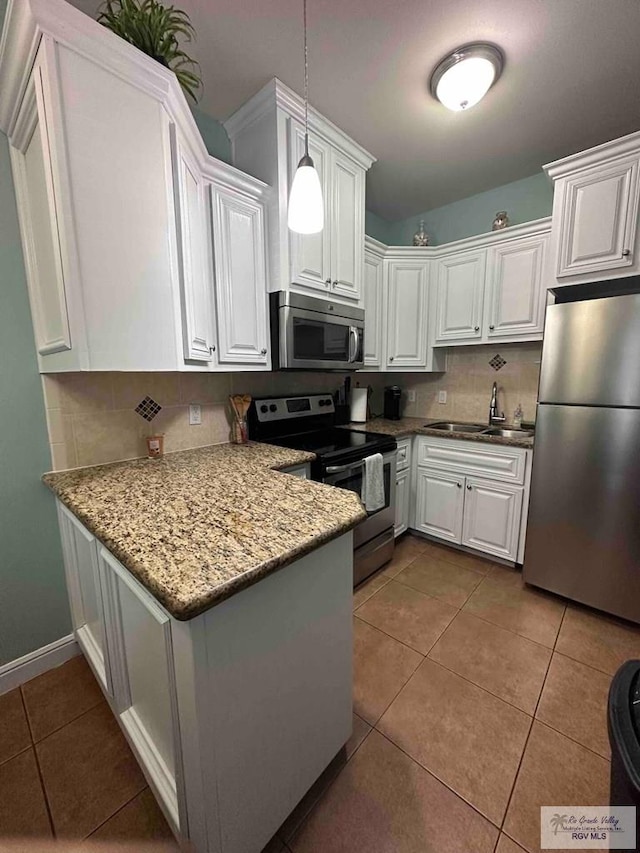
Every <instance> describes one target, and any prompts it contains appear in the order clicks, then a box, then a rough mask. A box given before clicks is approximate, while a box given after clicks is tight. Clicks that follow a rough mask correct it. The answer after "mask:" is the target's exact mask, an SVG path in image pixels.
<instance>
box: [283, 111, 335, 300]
mask: <svg viewBox="0 0 640 853" xmlns="http://www.w3.org/2000/svg"><path fill="white" fill-rule="evenodd" d="M289 152H290V157H289V176H290V178H289V180H290V183H291V182H293V176H294V175H295V172H296V169H297V167H298V163H299V162H300V158H301V157H302V156H303V154H304V127H303V126H302V125H301V124H299V123H298V122H295V121H293V120H292V121H290V122H289ZM309 154H310V155H311V158H312V159H313V163H314V165H315V167H316V171H317V172H318V177H319V178H320V186H321V187H322V198H323V201H324V221H325V227H324V228H323V229H322V231H320V232H319V233H318V234H296V233H295V232H293V231H290V232H289V235H290V237H289V246H290V251H291V255H290V257H291V281H292V282H296V283H297V284H300V285H304V286H305V287H311V288H313V289H315V290H322V291H325V292H328V291H329V290H331V283H332V278H331V234H330V232H331V228H330V224H331V193H330V184H329V173H330V169H331V166H330V160H331V151H330V148H329V146H328V145H327V144H326V143H323V142H322V140H320V139H316V138H310V139H309Z"/></svg>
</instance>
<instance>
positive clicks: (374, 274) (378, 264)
mask: <svg viewBox="0 0 640 853" xmlns="http://www.w3.org/2000/svg"><path fill="white" fill-rule="evenodd" d="M383 273H384V262H383V260H382V258H381V257H380V256H379V255H377V254H375V252H369V251H365V253H364V293H363V298H364V363H365V366H366V367H380V366H381V365H382V328H383V319H382V305H383V302H382V294H383Z"/></svg>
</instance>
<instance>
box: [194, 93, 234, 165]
mask: <svg viewBox="0 0 640 853" xmlns="http://www.w3.org/2000/svg"><path fill="white" fill-rule="evenodd" d="M190 106H191V112H192V113H193V117H194V119H195V120H196V124H197V125H198V130H199V131H200V133H201V134H202V138H203V139H204V144H205V145H206V146H207V151H208V152H209V154H212V155H213V156H214V157H217V158H218V160H224V162H225V163H231V141H230V139H229V137H228V136H227V131H226V130H225V129H224V127H223V125H221V124H220V122H219V121H216V119H215V118H211V116H209V115H207V114H206V113H203V112H202V110H201V109H199V108H198V107H195V106H193V105H191V104H190Z"/></svg>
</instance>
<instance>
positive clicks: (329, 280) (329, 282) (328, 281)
mask: <svg viewBox="0 0 640 853" xmlns="http://www.w3.org/2000/svg"><path fill="white" fill-rule="evenodd" d="M324 283H325V284H326V285H327V287H329V286H330V284H331V279H330V278H325V280H324Z"/></svg>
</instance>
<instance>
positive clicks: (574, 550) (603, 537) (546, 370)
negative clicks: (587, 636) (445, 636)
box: [524, 288, 640, 622]
mask: <svg viewBox="0 0 640 853" xmlns="http://www.w3.org/2000/svg"><path fill="white" fill-rule="evenodd" d="M568 292H569V291H568ZM596 292H597V291H596ZM572 293H578V294H580V293H581V291H579V290H574V289H573V288H572ZM561 298H565V297H564V295H561ZM538 399H539V405H538V415H537V420H536V437H535V445H534V453H533V472H532V483H531V501H530V507H529V521H528V527H527V538H526V547H525V557H524V579H525V581H526V582H527V583H530V584H533V585H535V586H538V587H542V588H543V589H547V590H551V591H552V592H556V593H559V594H560V595H564V596H566V597H567V598H570V599H573V600H575V601H580V602H582V603H584V604H589V605H591V606H592V607H595V608H598V609H599V610H604V611H605V612H608V613H614V614H616V615H618V616H622V617H624V618H626V619H631V620H633V621H634V622H640V293H632V294H626V295H619V296H607V297H606V298H590V299H586V300H581V301H575V302H563V303H561V304H556V305H551V306H549V307H548V308H547V318H546V325H545V335H544V344H543V348H542V366H541V372H540V390H539V395H538Z"/></svg>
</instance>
